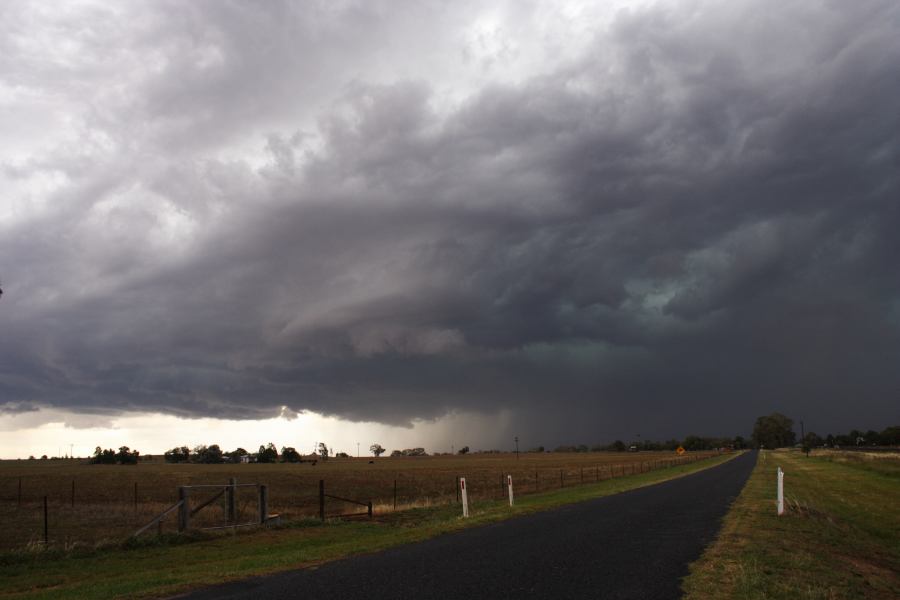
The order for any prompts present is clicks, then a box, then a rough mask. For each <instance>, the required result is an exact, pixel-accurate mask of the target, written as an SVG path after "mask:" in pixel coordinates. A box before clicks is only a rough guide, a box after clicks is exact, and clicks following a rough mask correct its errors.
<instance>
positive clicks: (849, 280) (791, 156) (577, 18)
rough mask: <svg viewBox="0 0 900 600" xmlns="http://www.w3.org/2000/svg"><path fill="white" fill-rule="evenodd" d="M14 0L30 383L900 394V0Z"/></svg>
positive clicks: (113, 403) (639, 402) (835, 413)
mask: <svg viewBox="0 0 900 600" xmlns="http://www.w3.org/2000/svg"><path fill="white" fill-rule="evenodd" d="M598 4H599V6H595V5H593V4H589V5H588V6H582V5H580V4H578V3H572V4H571V5H568V4H559V3H555V2H553V3H541V2H533V3H532V2H527V3H526V2H510V3H496V4H492V5H490V6H486V5H485V4H484V3H482V2H454V3H450V4H432V3H409V4H403V3H400V4H398V3H395V2H383V3H380V2H358V3H357V2H346V3H341V2H331V1H329V2H323V3H306V2H303V3H299V2H298V3H294V2H260V3H239V4H225V3H218V2H196V3H190V4H185V3H180V2H176V3H166V2H152V3H150V2H147V3H128V4H121V5H116V4H113V5H106V4H94V3H83V4H82V3H75V4H67V5H65V6H56V5H52V6H51V5H50V4H46V5H43V6H42V5H41V4H38V3H21V2H11V3H5V4H4V6H3V7H2V8H0V23H2V24H0V129H2V131H3V132H4V134H3V136H2V138H3V139H2V140H0V189H3V190H4V192H3V194H2V198H0V281H2V285H3V291H4V294H3V297H2V300H0V411H3V412H7V413H24V412H28V411H33V410H35V409H36V408H38V407H48V408H52V409H67V410H71V411H74V412H81V413H90V414H97V415H114V414H122V413H129V412H160V413H165V414H171V415H179V416H184V417H192V418H193V417H219V418H227V419H258V418H268V417H272V416H275V415H277V414H280V413H281V412H282V411H283V410H288V411H314V412H317V413H321V414H326V415H334V416H338V417H340V418H343V419H347V420H355V421H375V422H381V423H387V424H401V425H403V424H408V423H410V422H413V421H415V420H421V419H426V420H428V419H438V418H440V417H442V416H443V415H447V414H448V413H476V414H483V415H484V417H485V418H486V419H489V418H491V417H492V416H493V415H497V414H498V413H500V412H501V411H507V413H508V414H511V415H512V417H511V418H512V419H513V421H514V426H515V427H516V429H517V431H523V432H529V431H530V432H538V431H542V432H549V434H550V435H553V436H556V437H557V438H559V439H560V441H563V439H562V438H566V437H569V439H572V438H581V439H587V440H590V441H593V440H595V439H603V436H607V435H608V436H614V435H626V434H627V435H631V434H634V433H636V432H643V433H644V434H645V436H646V437H652V436H657V437H662V436H677V435H684V434H687V433H691V432H697V433H710V434H712V433H723V434H733V433H744V434H746V433H747V432H748V430H749V429H750V427H751V426H752V420H753V419H754V418H755V417H756V416H757V415H759V414H765V413H768V412H771V411H773V410H780V411H781V412H785V413H787V414H790V415H794V416H795V417H797V418H803V416H804V415H805V416H806V417H807V422H808V423H817V425H816V426H815V428H817V429H819V430H821V431H822V432H823V433H824V432H825V431H826V430H835V431H837V430H843V429H846V428H848V427H849V426H857V425H859V426H861V427H872V428H880V427H883V426H887V425H888V424H891V423H888V421H892V420H897V418H898V417H900V412H898V409H897V407H898V403H897V394H898V393H900V369H898V368H897V365H898V364H900V277H898V273H900V271H898V257H900V236H898V235H897V231H898V229H900V202H898V199H900V180H898V174H900V111H898V110H897V106H898V102H900V78H898V77H897V65H898V64H900V5H898V4H897V3H896V2H893V1H889V0H884V1H880V0H865V1H861V2H854V3H845V2H812V1H787V2H785V1H780V2H774V1H764V2H759V1H756V0H754V1H752V2H750V1H736V2H710V1H702V0H698V1H694V2H678V3H675V2H672V3H669V2H653V3H649V2H648V3H598Z"/></svg>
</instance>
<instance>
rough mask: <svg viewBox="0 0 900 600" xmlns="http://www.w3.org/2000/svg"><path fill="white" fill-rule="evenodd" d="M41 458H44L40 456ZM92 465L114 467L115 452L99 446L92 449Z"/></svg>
mask: <svg viewBox="0 0 900 600" xmlns="http://www.w3.org/2000/svg"><path fill="white" fill-rule="evenodd" d="M41 458H46V455H45V456H42V457H41ZM91 464H92V465H114V464H116V451H115V450H113V449H112V448H107V449H106V450H104V449H103V448H101V447H100V446H97V447H96V448H95V449H94V455H93V456H92V457H91Z"/></svg>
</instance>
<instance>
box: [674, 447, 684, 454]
mask: <svg viewBox="0 0 900 600" xmlns="http://www.w3.org/2000/svg"><path fill="white" fill-rule="evenodd" d="M675 452H677V453H678V456H681V455H682V454H684V448H683V447H682V446H678V449H677V450H675Z"/></svg>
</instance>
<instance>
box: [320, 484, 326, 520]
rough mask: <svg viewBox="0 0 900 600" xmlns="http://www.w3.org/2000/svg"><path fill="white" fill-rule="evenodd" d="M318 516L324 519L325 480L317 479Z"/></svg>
mask: <svg viewBox="0 0 900 600" xmlns="http://www.w3.org/2000/svg"><path fill="white" fill-rule="evenodd" d="M319 518H320V519H321V520H322V521H324V520H325V480H324V479H320V480H319Z"/></svg>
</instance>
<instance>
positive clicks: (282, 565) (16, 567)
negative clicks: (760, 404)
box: [0, 454, 737, 600]
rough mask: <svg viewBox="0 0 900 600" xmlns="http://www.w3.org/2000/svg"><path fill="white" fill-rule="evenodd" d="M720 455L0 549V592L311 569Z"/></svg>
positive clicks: (128, 587)
mask: <svg viewBox="0 0 900 600" xmlns="http://www.w3.org/2000/svg"><path fill="white" fill-rule="evenodd" d="M734 456H737V455H736V454H730V455H723V456H719V457H714V458H710V459H707V460H703V461H700V462H696V463H691V464H686V465H679V466H676V467H672V468H669V469H661V470H656V471H650V472H647V473H641V474H636V475H632V476H627V477H620V478H616V479H609V480H605V481H601V482H599V483H593V484H585V485H580V486H576V487H570V488H563V489H558V490H554V491H548V492H544V493H538V494H532V495H528V496H523V497H522V498H517V500H516V506H515V507H514V508H510V507H508V506H506V505H505V504H504V503H502V502H499V501H482V502H477V503H475V504H474V505H473V506H471V507H470V513H471V517H470V518H469V519H465V520H463V519H462V518H460V516H459V513H460V510H459V507H458V506H457V505H450V506H441V507H432V508H421V509H412V510H407V511H400V512H397V513H388V514H385V515H383V516H380V517H379V518H378V519H376V520H375V521H374V522H341V521H334V522H328V523H326V524H324V525H321V524H318V523H317V522H315V521H307V522H299V523H295V524H293V525H289V526H285V527H281V528H272V529H268V530H262V531H254V532H246V533H239V534H236V535H215V536H203V537H201V538H200V539H198V540H195V541H194V542H192V543H184V544H173V545H147V546H143V547H136V548H127V549H124V548H115V549H108V550H102V551H95V552H90V553H85V554H77V553H76V554H68V555H61V556H42V555H41V554H40V553H37V554H34V555H22V554H19V555H7V557H6V558H0V581H3V586H2V588H0V598H3V599H11V598H17V599H18V598H29V599H38V598H48V599H49V598H53V599H60V600H63V599H67V598H73V599H74V598H78V599H85V600H89V599H92V598H97V599H100V598H103V599H105V598H150V597H160V596H165V595H171V594H175V593H178V592H181V591H184V590H187V589H190V588H193V587H198V586H203V585H211V584H216V583H222V582H223V581H227V580H233V579H241V578H245V577H250V576H253V575H261V574H266V573H273V572H277V571H282V570H286V569H294V568H300V567H304V566H312V565H316V564H320V563H322V562H327V561H330V560H335V559H338V558H343V557H347V556H351V555H355V554H364V553H370V552H376V551H379V550H383V549H385V548H389V547H391V546H396V545H399V544H405V543H410V542H416V541H420V540H424V539H427V538H431V537H434V536H437V535H440V534H443V533H447V532H451V531H456V530H459V529H462V528H465V527H472V526H477V525H481V524H486V523H492V522H496V521H501V520H504V519H508V518H511V517H514V516H518V515H524V514H528V513H532V512H536V511H540V510H547V509H550V508H554V507H557V506H561V505H564V504H571V503H574V502H579V501H582V500H588V499H590V498H598V497H602V496H609V495H612V494H616V493H619V492H623V491H626V490H629V489H635V488H638V487H642V486H646V485H652V484H654V483H659V482H661V481H666V480H669V479H674V478H676V477H680V476H683V475H687V474H689V473H694V472H696V471H700V470H703V469H706V468H709V467H712V466H715V465H718V464H720V463H722V462H724V461H726V460H729V459H730V458H733V457H734Z"/></svg>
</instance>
